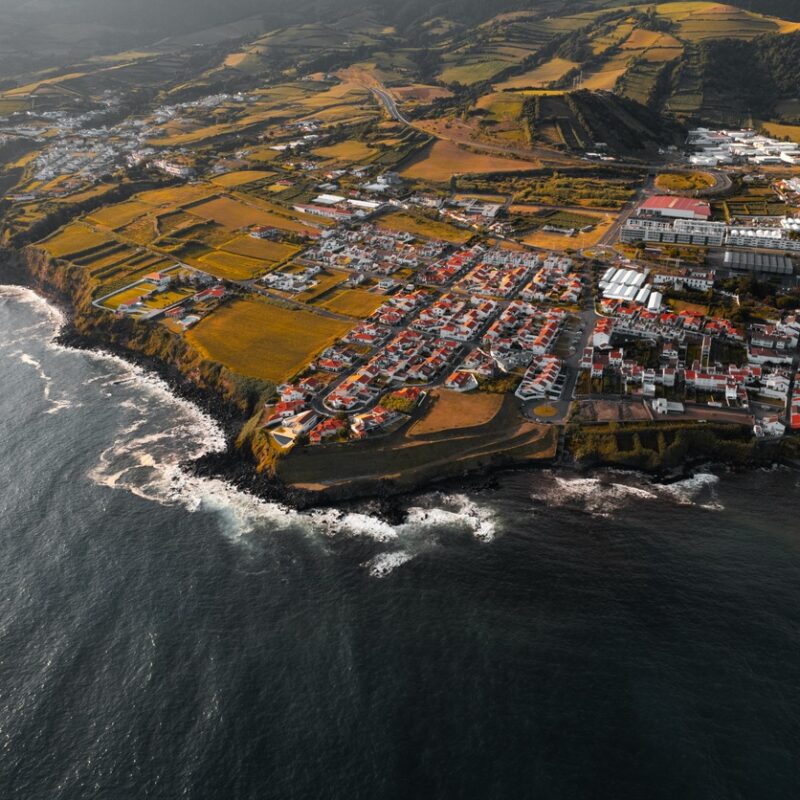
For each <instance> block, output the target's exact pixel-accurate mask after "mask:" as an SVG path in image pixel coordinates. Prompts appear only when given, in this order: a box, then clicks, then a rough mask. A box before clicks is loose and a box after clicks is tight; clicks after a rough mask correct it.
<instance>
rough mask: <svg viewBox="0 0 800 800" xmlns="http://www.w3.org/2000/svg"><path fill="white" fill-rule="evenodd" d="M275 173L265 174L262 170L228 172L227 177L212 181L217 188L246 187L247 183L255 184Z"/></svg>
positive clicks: (218, 177) (223, 176)
mask: <svg viewBox="0 0 800 800" xmlns="http://www.w3.org/2000/svg"><path fill="white" fill-rule="evenodd" d="M274 174H275V173H274V172H264V171H262V170H256V169H253V170H240V171H238V172H227V173H226V174H225V175H218V176H217V177H216V178H212V179H211V183H213V184H214V185H215V186H223V187H229V186H244V185H245V184H246V183H254V182H255V181H260V180H263V179H264V178H269V177H270V176H272V175H274Z"/></svg>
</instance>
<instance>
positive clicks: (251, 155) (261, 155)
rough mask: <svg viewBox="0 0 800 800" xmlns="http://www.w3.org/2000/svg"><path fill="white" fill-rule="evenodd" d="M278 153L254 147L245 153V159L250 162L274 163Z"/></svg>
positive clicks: (267, 148)
mask: <svg viewBox="0 0 800 800" xmlns="http://www.w3.org/2000/svg"><path fill="white" fill-rule="evenodd" d="M279 155H280V152H279V151H278V150H272V149H271V148H269V147H254V148H253V149H252V150H248V151H247V158H248V159H249V160H250V161H274V160H275V159H276V158H277V157H278V156H279Z"/></svg>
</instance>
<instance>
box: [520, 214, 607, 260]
mask: <svg viewBox="0 0 800 800" xmlns="http://www.w3.org/2000/svg"><path fill="white" fill-rule="evenodd" d="M580 213H581V214H583V213H584V212H583V210H582V209H581V212H580ZM613 221H614V217H613V216H612V215H610V214H606V215H604V216H603V219H602V221H601V222H600V223H599V224H598V225H596V226H595V227H594V229H593V230H591V231H588V232H587V233H576V234H575V236H564V235H563V234H561V233H550V232H548V231H542V230H538V231H533V232H532V233H529V234H528V235H527V236H525V237H524V239H523V240H522V241H523V242H525V243H526V244H531V245H533V246H534V247H541V248H543V249H545V250H579V249H583V248H584V247H591V246H592V245H595V244H597V243H598V242H599V241H600V239H602V237H603V235H604V234H605V232H606V231H607V230H608V229H609V227H611V224H612V222H613Z"/></svg>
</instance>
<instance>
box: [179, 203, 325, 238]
mask: <svg viewBox="0 0 800 800" xmlns="http://www.w3.org/2000/svg"><path fill="white" fill-rule="evenodd" d="M186 210H187V211H188V213H190V214H193V215H194V216H196V217H200V218H202V219H208V220H213V221H214V222H216V223H218V224H219V225H222V226H223V227H225V228H229V229H230V230H241V229H242V228H249V227H251V226H253V225H264V226H267V227H270V228H278V229H279V230H283V231H287V232H290V233H317V230H315V229H314V228H313V227H312V226H311V225H309V224H307V223H305V222H303V221H300V220H298V219H296V218H292V217H290V216H289V215H288V213H287V214H286V215H283V214H278V213H275V212H273V211H266V210H262V209H261V208H256V207H254V206H251V205H247V204H245V203H241V202H239V201H238V200H234V199H232V198H230V197H216V198H213V199H211V200H207V201H206V202H204V203H200V204H198V205H193V206H191V208H189V209H186Z"/></svg>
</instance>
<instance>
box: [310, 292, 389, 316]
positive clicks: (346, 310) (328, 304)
mask: <svg viewBox="0 0 800 800" xmlns="http://www.w3.org/2000/svg"><path fill="white" fill-rule="evenodd" d="M386 299H387V298H386V296H385V295H382V294H373V293H371V292H365V291H364V290H363V289H342V290H341V291H337V292H335V293H334V294H333V295H331V296H330V297H328V298H326V299H325V300H323V301H322V302H321V303H320V304H319V305H320V306H321V307H322V308H327V309H329V310H330V311H335V312H336V313H337V314H347V315H349V316H351V317H361V318H364V317H368V316H369V315H370V314H372V312H373V311H375V310H376V309H377V308H378V307H379V306H381V305H383V303H384V302H385V301H386Z"/></svg>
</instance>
